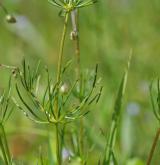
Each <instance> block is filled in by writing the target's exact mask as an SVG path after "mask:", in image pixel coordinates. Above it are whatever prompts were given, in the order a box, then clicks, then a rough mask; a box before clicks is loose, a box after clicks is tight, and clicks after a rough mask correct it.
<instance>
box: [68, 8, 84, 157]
mask: <svg viewBox="0 0 160 165" xmlns="http://www.w3.org/2000/svg"><path fill="white" fill-rule="evenodd" d="M71 21H72V30H73V34H74V35H75V36H74V42H75V55H76V64H77V65H76V76H77V79H80V44H79V22H78V21H79V13H78V9H75V10H73V11H72V12H71ZM79 101H81V100H80V99H79ZM83 133H84V122H83V119H80V132H79V152H80V156H81V157H82V156H83V150H84V147H83V146H84V142H83V138H84V136H83V135H84V134H83Z"/></svg>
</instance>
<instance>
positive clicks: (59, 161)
mask: <svg viewBox="0 0 160 165" xmlns="http://www.w3.org/2000/svg"><path fill="white" fill-rule="evenodd" d="M68 17H69V13H68V12H67V13H66V15H65V22H64V27H63V32H62V38H61V42H60V51H59V59H58V70H57V95H56V98H55V99H56V100H55V116H56V120H57V124H56V157H57V165H61V164H62V154H61V141H60V134H59V123H58V118H59V107H58V93H59V84H60V80H61V70H62V59H63V51H64V42H65V38H66V33H67V24H68Z"/></svg>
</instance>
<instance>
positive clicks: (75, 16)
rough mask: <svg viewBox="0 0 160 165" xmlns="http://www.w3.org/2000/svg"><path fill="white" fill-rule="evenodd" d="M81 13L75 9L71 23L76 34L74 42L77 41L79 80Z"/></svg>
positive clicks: (78, 74)
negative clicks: (79, 21)
mask: <svg viewBox="0 0 160 165" xmlns="http://www.w3.org/2000/svg"><path fill="white" fill-rule="evenodd" d="M78 18H79V12H78V9H75V10H73V11H72V12H71V22H72V30H73V33H74V35H75V36H74V41H75V55H76V63H77V67H76V74H77V78H78V79H79V78H80V44H79V23H78V20H79V19H78Z"/></svg>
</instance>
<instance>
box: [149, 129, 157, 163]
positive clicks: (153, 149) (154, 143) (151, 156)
mask: <svg viewBox="0 0 160 165" xmlns="http://www.w3.org/2000/svg"><path fill="white" fill-rule="evenodd" d="M159 137H160V128H159V129H158V130H157V133H156V136H155V138H154V141H153V145H152V148H151V151H150V154H149V157H148V160H147V165H150V164H151V161H152V158H153V154H154V151H155V149H156V146H157V143H158V139H159Z"/></svg>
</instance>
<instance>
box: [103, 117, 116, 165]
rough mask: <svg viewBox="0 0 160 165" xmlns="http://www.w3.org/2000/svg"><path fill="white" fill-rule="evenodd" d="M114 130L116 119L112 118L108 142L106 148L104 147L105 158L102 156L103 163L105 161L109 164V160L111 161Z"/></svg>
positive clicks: (114, 136)
mask: <svg viewBox="0 0 160 165" xmlns="http://www.w3.org/2000/svg"><path fill="white" fill-rule="evenodd" d="M116 130H117V124H116V121H114V120H113V121H112V125H111V130H110V134H109V138H108V142H107V144H106V148H105V153H106V155H105V157H106V158H104V163H107V164H110V161H111V156H112V150H113V147H114V141H115V138H116Z"/></svg>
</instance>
